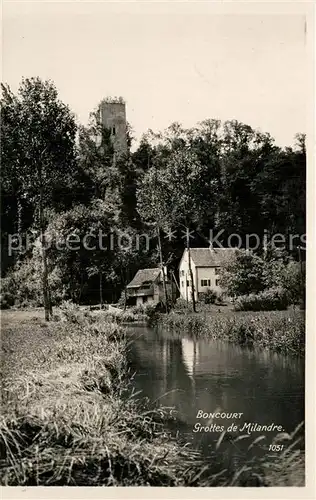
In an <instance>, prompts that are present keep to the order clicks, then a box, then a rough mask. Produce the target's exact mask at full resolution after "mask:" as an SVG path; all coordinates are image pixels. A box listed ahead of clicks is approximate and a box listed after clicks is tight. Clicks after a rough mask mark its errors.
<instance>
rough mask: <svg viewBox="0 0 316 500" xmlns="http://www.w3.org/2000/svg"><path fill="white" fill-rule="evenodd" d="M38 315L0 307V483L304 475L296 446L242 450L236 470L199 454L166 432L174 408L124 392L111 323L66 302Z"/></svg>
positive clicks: (168, 482)
mask: <svg viewBox="0 0 316 500" xmlns="http://www.w3.org/2000/svg"><path fill="white" fill-rule="evenodd" d="M42 316H43V314H42V311H40V312H39V311H33V312H32V311H31V312H28V311H8V312H4V313H3V314H2V325H3V332H2V348H3V360H4V361H5V363H4V364H3V368H2V373H1V375H2V382H3V384H2V391H3V394H2V396H3V403H4V405H3V410H4V411H3V414H4V417H3V418H2V420H1V427H0V442H1V450H2V454H1V455H2V457H3V458H2V460H1V463H0V468H1V483H2V484H4V485H20V486H21V485H23V486H33V485H82V486H91V485H96V486H101V485H111V486H128V485H130V486H141V485H149V486H229V485H236V486H238V485H240V486H247V485H248V486H250V485H252V486H260V485H262V486H263V485H266V486H285V485H289V486H290V485H294V486H301V485H303V484H304V457H303V454H302V453H300V452H299V453H297V452H293V451H291V448H290V447H288V446H286V447H285V449H284V452H283V453H282V455H281V456H280V455H279V454H277V453H269V454H268V455H269V457H268V458H265V459H264V460H263V459H262V460H259V461H258V463H256V464H251V463H249V464H248V465H247V459H246V460H245V463H244V464H241V465H240V468H239V469H238V470H237V471H227V470H226V471H225V470H223V468H221V465H220V461H219V462H218V463H216V464H215V462H214V463H209V462H208V463H207V464H205V463H203V461H202V458H201V455H200V454H199V452H198V451H195V450H193V449H192V448H190V447H189V446H186V443H184V442H182V441H181V438H179V437H178V438H177V437H175V435H174V434H172V433H171V432H169V431H168V425H167V424H168V422H169V421H170V419H173V420H174V426H176V424H177V421H176V418H177V417H176V416H170V412H169V410H167V409H163V408H156V409H154V410H152V409H151V410H149V409H148V406H147V405H146V404H145V402H144V401H137V400H136V398H135V397H133V395H132V394H131V390H130V385H129V380H130V374H129V373H128V369H127V366H126V349H127V348H128V339H127V338H126V335H125V332H124V330H123V329H122V328H121V327H120V326H119V325H117V324H113V323H112V322H110V321H108V318H106V319H105V318H104V317H102V315H101V314H100V315H92V314H89V313H88V312H80V311H78V310H77V309H75V308H74V309H73V310H72V309H71V307H69V309H68V311H67V310H66V311H65V310H64V311H61V312H59V313H58V314H56V315H55V318H54V319H55V320H54V321H52V322H49V323H45V322H44V321H43V319H42ZM280 439H281V438H280ZM287 439H288V438H287ZM293 439H294V438H293ZM224 441H225V439H224V437H223V436H222V437H221V443H224ZM221 443H219V444H218V447H219V446H220V444H221ZM289 443H290V444H292V439H290V440H288V441H287V445H288V444H289ZM232 446H233V443H232ZM214 451H215V450H214ZM268 455H267V456H268Z"/></svg>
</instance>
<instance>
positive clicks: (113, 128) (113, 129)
mask: <svg viewBox="0 0 316 500" xmlns="http://www.w3.org/2000/svg"><path fill="white" fill-rule="evenodd" d="M115 134H116V130H115V126H113V127H112V135H115Z"/></svg>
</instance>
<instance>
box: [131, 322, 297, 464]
mask: <svg viewBox="0 0 316 500" xmlns="http://www.w3.org/2000/svg"><path fill="white" fill-rule="evenodd" d="M128 330H129V332H130V334H131V335H130V339H131V342H130V345H129V354H128V361H129V366H130V369H131V372H132V373H135V376H134V378H133V389H134V390H135V391H140V394H139V396H138V397H139V398H140V397H142V396H143V397H147V398H149V400H150V401H151V404H153V405H157V404H160V405H163V406H167V407H174V408H175V410H176V411H177V415H178V417H179V421H178V423H177V426H178V431H179V435H180V437H183V438H184V439H185V440H186V441H190V442H191V443H193V445H194V446H195V447H197V448H200V449H202V450H203V453H204V454H208V450H209V449H210V448H212V449H214V440H215V441H216V440H218V437H219V436H220V432H213V431H212V432H210V431H209V430H208V431H204V430H203V431H202V432H200V431H199V432H194V429H196V427H195V425H196V423H200V424H201V425H204V426H208V427H209V426H210V424H211V423H214V424H216V425H218V426H219V427H221V426H223V427H224V429H227V428H228V427H229V425H231V424H232V423H233V422H234V423H235V424H237V426H238V431H236V432H233V433H232V434H233V435H234V437H235V436H238V432H239V429H242V426H243V425H244V424H245V423H257V424H259V425H270V424H275V425H278V426H281V427H282V431H286V432H288V433H291V432H292V431H293V430H294V429H295V428H296V426H297V425H298V424H299V423H300V422H301V421H303V420H304V383H305V382H304V361H303V360H302V359H298V358H293V357H286V356H284V355H280V354H277V353H273V352H270V351H267V350H257V349H254V350H250V349H245V348H242V347H240V346H238V345H235V344H230V343H225V342H219V341H213V340H193V339H192V338H189V337H186V336H184V335H179V334H175V333H172V332H169V331H164V330H161V329H153V328H148V327H145V326H131V327H129V328H128ZM200 410H201V411H202V412H203V413H210V412H217V411H218V412H220V413H221V414H223V413H224V412H226V413H227V414H229V413H238V414H242V415H238V417H237V418H236V416H235V418H228V419H227V418H221V417H224V415H221V416H220V418H213V419H210V418H197V415H198V412H199V411H200ZM243 433H246V431H245V432H243ZM276 433H277V431H275V432H257V431H254V432H252V433H251V435H250V436H249V438H252V440H253V439H255V438H256V437H258V436H260V435H265V436H266V439H265V442H266V443H267V444H268V445H269V443H272V438H273V436H274V435H275V434H276ZM245 441H246V440H245ZM250 442H251V441H250V440H249V441H248V440H247V447H248V446H249V443H250ZM236 449H237V448H236ZM238 449H241V448H240V446H239V445H238ZM242 449H245V447H244V445H243V447H242Z"/></svg>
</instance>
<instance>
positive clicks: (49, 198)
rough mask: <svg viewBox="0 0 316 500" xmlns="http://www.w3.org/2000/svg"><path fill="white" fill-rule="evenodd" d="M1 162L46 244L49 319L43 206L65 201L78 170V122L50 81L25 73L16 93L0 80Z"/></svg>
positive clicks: (47, 298) (7, 179) (44, 279)
mask: <svg viewBox="0 0 316 500" xmlns="http://www.w3.org/2000/svg"><path fill="white" fill-rule="evenodd" d="M2 93H3V97H2V101H1V111H2V123H1V132H2V149H1V153H2V168H3V174H4V179H5V189H6V190H7V191H8V192H9V191H10V190H11V191H13V192H15V193H16V197H17V200H18V202H19V203H20V202H21V200H22V199H24V198H26V199H27V200H28V202H29V203H30V204H31V205H32V209H33V221H34V224H35V226H36V227H37V228H38V229H39V232H40V240H41V245H42V259H43V272H42V290H43V298H44V308H45V319H46V320H49V316H50V311H51V306H50V292H49V286H48V267H47V255H46V241H45V228H46V225H47V220H46V216H45V211H46V209H47V208H49V207H52V206H56V205H57V206H58V205H59V204H60V203H62V202H63V197H61V196H60V194H61V193H64V191H65V186H68V187H70V188H71V185H72V182H73V178H74V177H75V172H76V148H75V136H76V123H75V119H74V116H73V114H72V113H71V112H70V110H69V108H68V107H67V106H66V105H65V104H63V103H62V102H61V101H60V100H59V99H58V94H57V89H56V87H55V86H54V84H53V83H52V82H51V81H42V80H41V79H40V78H30V79H29V78H26V79H24V80H22V83H21V85H20V87H19V89H18V92H17V94H16V95H14V94H13V93H12V91H11V90H10V88H9V86H7V85H3V86H2Z"/></svg>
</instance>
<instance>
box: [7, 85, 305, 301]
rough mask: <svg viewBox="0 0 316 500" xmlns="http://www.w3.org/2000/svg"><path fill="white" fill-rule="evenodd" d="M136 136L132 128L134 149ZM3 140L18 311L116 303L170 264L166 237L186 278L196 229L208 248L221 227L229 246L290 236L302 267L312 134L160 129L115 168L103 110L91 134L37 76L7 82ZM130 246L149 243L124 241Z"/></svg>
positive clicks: (10, 280)
mask: <svg viewBox="0 0 316 500" xmlns="http://www.w3.org/2000/svg"><path fill="white" fill-rule="evenodd" d="M132 135H133V132H132V128H131V127H128V141H129V145H131V144H133V137H132ZM1 139H2V140H1V160H2V183H1V203H2V212H1V215H2V246H1V257H2V278H4V279H3V282H4V284H5V293H6V294H7V299H6V300H7V302H8V305H10V302H11V303H17V302H18V303H20V304H21V305H23V303H30V304H37V305H38V304H44V305H45V306H46V308H47V309H48V308H49V304H56V303H58V301H60V300H63V299H71V300H73V301H75V302H80V303H93V302H98V301H99V300H100V290H101V291H102V297H103V300H104V301H107V302H115V301H117V300H118V299H119V297H120V296H121V293H122V291H123V290H124V287H125V286H126V284H127V283H128V282H129V281H130V280H131V279H132V277H133V275H134V274H135V272H136V271H137V270H138V269H139V268H141V267H156V266H157V264H159V253H158V246H157V245H158V240H157V236H158V235H160V237H161V242H162V255H163V261H164V264H167V265H168V268H170V269H173V270H174V271H175V272H176V271H177V266H178V264H179V259H180V257H181V255H182V253H183V249H184V246H185V243H186V242H185V238H184V234H185V231H187V230H189V231H190V234H191V243H190V244H191V245H192V246H196V247H201V246H208V241H207V239H208V236H209V232H210V230H211V229H212V230H213V232H214V234H216V233H218V232H221V236H220V240H221V242H222V244H223V245H224V246H225V244H227V240H228V238H229V236H230V235H231V234H232V233H235V234H238V235H239V236H240V238H241V239H242V241H243V243H244V241H245V238H246V235H247V234H248V235H249V234H252V233H255V234H257V235H258V236H259V238H261V239H262V238H263V236H264V235H268V238H269V237H271V235H274V234H277V233H280V234H282V235H284V236H285V250H284V251H285V253H286V255H287V258H292V259H293V260H294V261H295V260H296V261H298V260H299V253H300V249H299V248H298V245H299V244H300V239H299V236H301V235H303V234H305V218H306V208H305V203H306V200H305V198H306V186H305V184H306V150H305V136H304V135H303V134H299V133H298V134H297V135H296V138H295V146H293V147H287V148H280V147H278V146H277V145H276V144H275V141H274V139H273V138H272V137H271V136H270V135H269V133H265V132H260V131H257V130H254V129H253V128H252V127H251V126H249V125H246V124H243V123H240V122H238V121H236V120H232V121H227V122H225V123H221V122H220V121H219V120H216V119H205V120H204V121H203V122H201V123H198V124H197V125H196V126H195V127H193V128H189V129H185V128H183V127H182V126H181V124H179V123H173V124H171V125H170V126H169V127H168V128H167V129H166V130H164V131H162V132H159V133H154V132H152V131H148V132H147V133H146V134H145V135H144V136H143V137H142V138H141V140H140V142H139V144H138V146H137V148H134V150H133V151H131V152H129V153H128V154H127V155H125V156H123V157H119V158H117V160H116V161H113V148H112V145H111V140H110V136H109V131H107V130H104V129H103V128H102V126H101V125H100V124H99V123H98V120H97V114H96V113H95V112H94V111H93V110H92V112H91V116H90V121H89V124H88V125H87V126H82V125H80V124H78V123H77V122H76V120H75V117H74V114H73V112H72V111H71V110H70V109H69V107H68V106H67V105H65V104H64V103H63V102H61V100H60V99H59V97H58V93H57V90H56V87H55V85H54V83H52V82H50V81H42V80H41V79H39V78H31V79H24V80H23V81H22V82H21V84H20V87H19V90H18V92H17V93H16V94H14V93H13V92H12V91H11V89H10V88H9V87H8V86H7V85H2V97H1ZM170 230H171V231H173V232H172V235H171V233H170ZM100 233H102V235H103V240H102V243H103V245H102V248H100V238H99V234H100ZM13 234H15V235H16V236H15V240H14V239H12V235H13ZM70 234H71V235H73V241H74V240H75V239H76V241H78V242H79V247H78V248H77V249H76V250H69V249H67V248H65V246H64V245H63V244H62V243H63V242H64V241H65V239H66V238H67V236H68V235H70ZM140 235H148V238H149V241H150V244H149V245H145V243H144V242H145V239H146V238H145V237H144V238H141V237H140ZM168 235H169V236H168ZM291 235H292V236H293V235H297V238H296V239H294V240H293V239H292V240H291V238H290V236H291ZM137 237H139V240H137ZM18 238H20V241H21V242H23V247H21V245H18V244H17V243H16V242H17V241H18ZM84 238H85V244H83V239H84ZM118 239H119V240H120V241H121V242H122V241H127V242H128V241H132V242H135V241H139V245H136V244H134V243H133V244H131V245H128V244H126V245H124V244H120V245H118V244H117V241H118ZM291 241H292V245H291ZM9 242H11V247H12V246H15V247H16V250H15V251H14V252H12V251H10V247H9V244H8V243H9ZM293 243H294V244H293ZM87 246H88V247H90V249H89V248H87ZM91 247H96V248H95V249H94V250H91ZM261 252H262V246H260V248H258V250H257V253H258V254H260V253H261ZM300 258H302V259H305V253H304V252H302V255H301V256H300ZM42 290H46V292H45V293H44V296H43V293H42ZM10 294H11V296H10Z"/></svg>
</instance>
